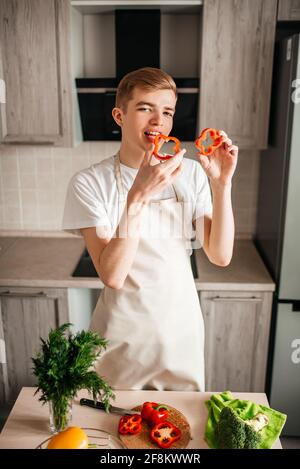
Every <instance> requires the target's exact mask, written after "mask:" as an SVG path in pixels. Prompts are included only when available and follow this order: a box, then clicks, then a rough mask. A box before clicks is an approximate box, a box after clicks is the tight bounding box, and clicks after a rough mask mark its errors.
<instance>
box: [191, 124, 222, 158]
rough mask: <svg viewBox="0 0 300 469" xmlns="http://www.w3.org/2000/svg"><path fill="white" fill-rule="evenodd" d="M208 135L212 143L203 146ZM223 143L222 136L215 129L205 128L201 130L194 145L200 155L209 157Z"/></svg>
mask: <svg viewBox="0 0 300 469" xmlns="http://www.w3.org/2000/svg"><path fill="white" fill-rule="evenodd" d="M208 134H209V136H210V139H211V141H212V143H210V144H209V145H204V142H205V141H207V139H208ZM222 143H223V135H221V134H220V132H219V131H218V130H216V129H211V128H207V129H204V130H202V132H201V134H200V136H199V137H198V138H197V140H196V141H195V145H196V147H197V148H199V150H200V154H202V155H211V154H212V153H213V152H214V151H215V150H216V149H217V148H219V146H221V145H222Z"/></svg>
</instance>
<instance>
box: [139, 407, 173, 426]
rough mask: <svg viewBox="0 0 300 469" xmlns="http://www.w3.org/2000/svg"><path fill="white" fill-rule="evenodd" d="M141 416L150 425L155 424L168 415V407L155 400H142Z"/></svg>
mask: <svg viewBox="0 0 300 469" xmlns="http://www.w3.org/2000/svg"><path fill="white" fill-rule="evenodd" d="M141 416H142V418H143V419H144V420H147V422H148V423H149V424H150V425H156V424H157V423H160V422H163V421H164V420H166V419H167V418H168V416H169V412H168V407H167V406H165V405H163V404H157V403H156V402H144V404H143V407H142V412H141Z"/></svg>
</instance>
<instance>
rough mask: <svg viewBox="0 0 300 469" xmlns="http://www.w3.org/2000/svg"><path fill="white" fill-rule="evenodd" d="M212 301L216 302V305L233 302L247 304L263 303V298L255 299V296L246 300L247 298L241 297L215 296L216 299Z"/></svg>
mask: <svg viewBox="0 0 300 469" xmlns="http://www.w3.org/2000/svg"><path fill="white" fill-rule="evenodd" d="M211 301H214V302H216V303H221V302H222V303H229V302H232V301H242V302H247V303H260V302H261V301H262V298H255V296H252V297H251V298H245V297H239V296H232V297H224V298H223V297H220V296H215V297H214V298H211Z"/></svg>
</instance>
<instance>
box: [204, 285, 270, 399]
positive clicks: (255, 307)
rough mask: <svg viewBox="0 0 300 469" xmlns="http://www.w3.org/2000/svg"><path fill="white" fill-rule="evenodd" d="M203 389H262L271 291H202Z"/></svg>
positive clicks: (256, 390)
mask: <svg viewBox="0 0 300 469" xmlns="http://www.w3.org/2000/svg"><path fill="white" fill-rule="evenodd" d="M200 303H201V308H202V313H203V318H204V323H205V364H206V365H205V366H206V390H207V391H225V390H231V391H241V392H247V391H249V392H264V391H265V376H266V366H267V353H268V343H269V328H270V317H271V305H272V292H238V291H232V292H230V291H227V292H226V291H209V292H208V291H207V292H205V291H203V292H201V293H200Z"/></svg>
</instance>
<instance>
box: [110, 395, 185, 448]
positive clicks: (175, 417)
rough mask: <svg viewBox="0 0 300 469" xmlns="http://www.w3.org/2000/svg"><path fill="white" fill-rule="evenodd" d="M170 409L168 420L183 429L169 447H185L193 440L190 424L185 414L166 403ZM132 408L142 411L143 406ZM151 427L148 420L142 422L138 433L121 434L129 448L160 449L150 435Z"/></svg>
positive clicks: (120, 436)
mask: <svg viewBox="0 0 300 469" xmlns="http://www.w3.org/2000/svg"><path fill="white" fill-rule="evenodd" d="M166 406H167V407H168V409H169V416H168V418H167V420H168V422H171V423H173V425H175V426H176V427H177V428H179V429H180V430H181V437H180V439H179V440H177V441H175V443H174V444H173V445H172V446H170V448H169V449H183V448H186V447H187V445H188V444H189V441H190V440H191V438H192V437H191V429H190V425H189V423H188V421H187V419H186V418H185V416H184V415H183V414H182V413H181V412H179V410H177V409H175V408H174V407H171V406H169V405H168V404H166ZM132 410H136V411H137V412H141V410H142V406H141V405H139V406H137V407H134V408H133V409H132ZM150 432H151V427H150V426H149V425H148V424H147V422H145V421H143V422H142V430H141V432H140V433H138V434H137V435H119V438H120V439H121V440H122V442H123V443H124V445H125V446H126V447H127V448H129V449H160V448H159V446H158V445H157V444H156V443H154V441H152V440H151V437H150Z"/></svg>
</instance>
